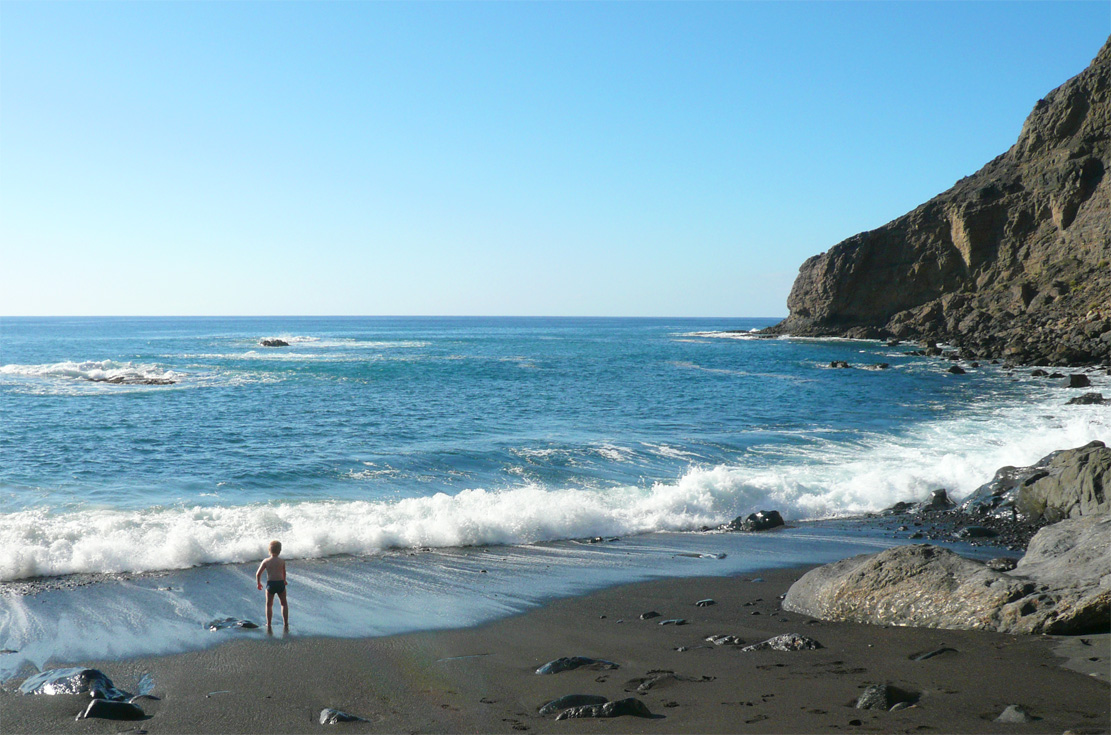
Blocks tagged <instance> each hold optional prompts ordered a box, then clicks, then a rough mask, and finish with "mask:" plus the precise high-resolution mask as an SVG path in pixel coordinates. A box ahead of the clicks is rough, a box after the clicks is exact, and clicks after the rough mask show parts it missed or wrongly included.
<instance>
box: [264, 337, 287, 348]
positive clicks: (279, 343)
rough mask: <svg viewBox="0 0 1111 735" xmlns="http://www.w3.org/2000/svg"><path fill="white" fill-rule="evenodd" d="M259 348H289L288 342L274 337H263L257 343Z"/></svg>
mask: <svg viewBox="0 0 1111 735" xmlns="http://www.w3.org/2000/svg"><path fill="white" fill-rule="evenodd" d="M258 344H259V347H289V342H286V341H285V340H284V339H278V338H276V337H273V338H269V337H263V338H262V339H260V340H259V341H258Z"/></svg>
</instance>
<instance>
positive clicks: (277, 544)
mask: <svg viewBox="0 0 1111 735" xmlns="http://www.w3.org/2000/svg"><path fill="white" fill-rule="evenodd" d="M280 553H282V542H281V541H271V542H270V554H271V556H277V555H278V554H280Z"/></svg>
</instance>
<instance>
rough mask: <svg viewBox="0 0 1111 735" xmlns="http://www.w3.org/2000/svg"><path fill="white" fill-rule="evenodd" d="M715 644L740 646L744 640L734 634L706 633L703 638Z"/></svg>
mask: <svg viewBox="0 0 1111 735" xmlns="http://www.w3.org/2000/svg"><path fill="white" fill-rule="evenodd" d="M704 640H706V641H707V642H709V643H713V644H714V645H715V646H740V645H743V644H744V640H742V639H741V638H739V637H737V636H735V635H724V634H723V635H708V636H706V638H705V639H704Z"/></svg>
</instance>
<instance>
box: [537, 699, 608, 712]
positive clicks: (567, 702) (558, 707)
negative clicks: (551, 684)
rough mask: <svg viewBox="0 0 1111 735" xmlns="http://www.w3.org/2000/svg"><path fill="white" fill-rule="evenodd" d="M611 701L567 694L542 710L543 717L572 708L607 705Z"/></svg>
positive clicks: (549, 703)
mask: <svg viewBox="0 0 1111 735" xmlns="http://www.w3.org/2000/svg"><path fill="white" fill-rule="evenodd" d="M608 701H609V700H608V699H606V698H605V697H600V696H598V695H596V694H565V695H563V696H562V697H560V698H559V699H553V700H552V701H550V702H548V703H547V704H545V705H544V706H543V707H541V708H540V710H539V713H540V714H542V715H554V714H558V713H560V712H562V711H563V710H565V709H571V708H572V707H589V706H591V705H595V704H605V703H606V702H608Z"/></svg>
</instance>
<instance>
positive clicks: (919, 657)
mask: <svg viewBox="0 0 1111 735" xmlns="http://www.w3.org/2000/svg"><path fill="white" fill-rule="evenodd" d="M956 652H957V649H955V648H949V647H947V646H942V647H941V648H934V649H932V650H929V651H922V652H921V653H912V654H911V655H910V656H907V658H909V659H910V660H911V661H926V660H928V659H931V658H934V657H935V656H942V655H944V654H946V653H956Z"/></svg>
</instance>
